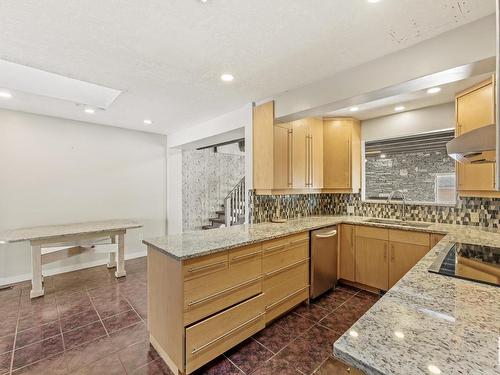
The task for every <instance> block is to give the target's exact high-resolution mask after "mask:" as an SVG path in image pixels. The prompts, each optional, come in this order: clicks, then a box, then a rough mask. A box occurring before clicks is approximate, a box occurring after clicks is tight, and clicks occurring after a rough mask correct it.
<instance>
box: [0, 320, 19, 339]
mask: <svg viewBox="0 0 500 375" xmlns="http://www.w3.org/2000/svg"><path fill="white" fill-rule="evenodd" d="M16 326H17V317H10V318H4V319H1V320H0V337H4V336H9V335H13V334H14V333H15V332H16Z"/></svg>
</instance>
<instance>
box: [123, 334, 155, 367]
mask: <svg viewBox="0 0 500 375" xmlns="http://www.w3.org/2000/svg"><path fill="white" fill-rule="evenodd" d="M118 355H119V357H120V361H121V362H122V364H123V367H125V370H126V371H127V372H128V373H131V372H133V371H135V370H137V369H138V368H139V367H142V366H144V365H145V364H147V363H149V362H152V361H154V360H157V359H160V356H159V355H158V353H157V352H156V350H155V349H154V348H153V347H152V346H151V344H150V343H149V341H142V342H139V343H137V344H133V345H131V346H129V347H127V348H125V349H123V350H121V351H119V352H118Z"/></svg>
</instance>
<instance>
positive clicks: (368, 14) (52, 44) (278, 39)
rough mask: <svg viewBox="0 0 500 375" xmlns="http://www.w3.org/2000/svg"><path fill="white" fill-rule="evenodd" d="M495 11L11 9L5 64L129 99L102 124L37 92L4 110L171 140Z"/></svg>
mask: <svg viewBox="0 0 500 375" xmlns="http://www.w3.org/2000/svg"><path fill="white" fill-rule="evenodd" d="M494 10H495V1H494V0H462V1H456V0H419V1H415V0H382V1H381V2H380V3H377V4H370V3H368V2H367V1H366V0H313V1H311V0H294V1H290V0H272V1H269V0H251V1H243V0H240V1H237V0H208V2H207V3H201V2H200V1H199V0H149V1H134V0H128V1H123V0H121V1H118V0H106V1H103V0H86V1H81V0H44V1H39V0H24V1H19V0H2V1H0V46H1V48H0V58H2V59H6V60H9V61H12V62H16V63H21V64H25V65H28V66H32V67H36V68H39V69H44V70H47V71H50V72H54V73H59V74H62V75H65V76H69V77H72V78H77V79H80V80H85V81H89V82H93V83H97V84H100V85H104V86H109V87H113V88H116V89H119V90H123V91H124V93H123V94H122V95H121V96H120V97H119V98H118V99H117V100H116V101H115V103H114V104H113V105H112V106H111V108H109V109H108V110H106V111H100V112H98V113H96V114H95V115H93V116H90V115H86V114H84V113H82V111H81V109H80V108H77V107H76V106H75V105H74V104H70V103H64V102H60V101H57V100H54V99H48V98H33V97H29V95H19V96H17V97H16V98H13V99H12V100H9V101H3V102H1V103H0V106H2V107H4V108H12V109H18V110H24V111H28V112H35V113H43V114H49V115H53V116H60V117H65V118H72V119H79V120H84V121H91V122H96V123H101V124H108V125H113V126H120V127H125V128H133V129H140V130H145V131H153V132H158V133H171V132H173V131H176V130H179V129H182V128H185V127H188V126H190V125H193V124H195V123H198V122H201V121H205V120H207V119H210V118H212V117H215V116H217V115H220V114H222V113H225V112H228V111H231V110H234V109H236V108H238V107H240V106H243V105H244V104H245V103H248V102H250V101H254V100H258V99H261V98H265V97H269V96H272V95H275V94H278V93H281V92H283V91H286V90H289V89H293V88H296V87H299V86H302V85H304V84H307V83H310V82H313V81H317V80H320V79H322V78H324V77H327V76H330V75H332V74H334V73H336V72H338V71H341V70H344V69H348V68H351V67H353V66H356V65H359V64H361V63H363V62H367V61H370V60H372V59H375V58H377V57H380V56H383V55H386V54H388V53H391V52H394V51H396V50H398V49H402V48H405V47H408V46H411V45H412V44H415V43H418V42H421V41H423V40H425V39H428V38H431V37H434V36H436V35H438V34H440V33H442V32H445V31H448V30H450V29H453V28H456V27H458V26H461V25H463V24H466V23H468V22H471V21H474V20H476V19H478V18H481V17H484V16H486V15H488V14H491V13H493V12H494ZM223 72H231V73H232V74H233V75H234V76H235V81H234V82H233V83H230V84H227V83H222V82H221V81H220V80H219V76H220V74H221V73H223ZM144 118H152V119H153V120H154V121H155V124H154V125H152V126H149V127H148V126H145V125H143V124H142V120H143V119H144Z"/></svg>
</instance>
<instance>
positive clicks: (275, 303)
mask: <svg viewBox="0 0 500 375" xmlns="http://www.w3.org/2000/svg"><path fill="white" fill-rule="evenodd" d="M307 288H309V285H306V286H305V287H303V288H301V289H299V290H297V291H296V292H293V293H292V294H289V295H288V296H286V297H283V298H282V299H280V300H278V301H276V302H274V303H272V304H270V305H269V306H266V311H267V310H271V309H272V308H274V307H275V306H278V305H279V304H282V303H283V302H285V301H286V300H287V299H289V298H292V297H294V296H296V295H297V294H299V293H302V292H303V291H304V290H306V289H307Z"/></svg>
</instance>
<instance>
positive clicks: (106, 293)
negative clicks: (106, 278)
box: [87, 285, 120, 301]
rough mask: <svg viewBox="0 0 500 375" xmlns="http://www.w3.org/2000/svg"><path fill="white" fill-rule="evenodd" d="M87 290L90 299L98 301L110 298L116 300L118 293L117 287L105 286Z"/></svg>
mask: <svg viewBox="0 0 500 375" xmlns="http://www.w3.org/2000/svg"><path fill="white" fill-rule="evenodd" d="M87 289H88V291H87V292H88V294H89V296H90V298H92V299H94V300H98V301H99V300H106V299H110V298H117V297H118V295H119V293H120V289H119V288H118V286H117V285H106V286H100V287H96V288H87Z"/></svg>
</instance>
